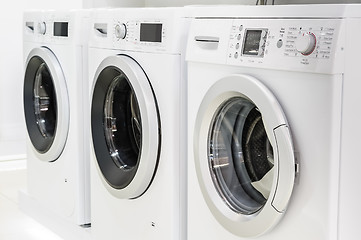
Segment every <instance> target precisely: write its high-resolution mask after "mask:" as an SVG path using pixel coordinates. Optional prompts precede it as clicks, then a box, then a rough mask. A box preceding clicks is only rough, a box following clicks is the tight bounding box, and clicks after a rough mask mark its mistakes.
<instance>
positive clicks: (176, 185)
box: [89, 8, 189, 240]
mask: <svg viewBox="0 0 361 240" xmlns="http://www.w3.org/2000/svg"><path fill="white" fill-rule="evenodd" d="M188 22H189V20H188V19H187V18H184V17H183V10H182V8H158V9H156V8H128V9H113V10H102V11H98V12H94V17H93V23H92V28H93V29H92V31H91V38H90V42H89V59H90V62H89V76H90V80H91V83H90V85H91V86H92V87H91V91H90V98H91V110H90V111H91V133H92V142H93V152H92V154H91V186H92V187H91V211H92V235H93V237H94V238H95V239H109V240H110V239H119V238H124V239H129V240H141V239H184V238H185V234H186V232H185V227H186V222H185V214H186V190H185V188H186V175H185V174H186V151H185V146H186V143H185V142H186V137H185V136H186V130H185V126H186V94H185V90H186V81H185V77H186V76H185V72H184V70H185V61H184V51H185V44H186V34H187V25H188Z"/></svg>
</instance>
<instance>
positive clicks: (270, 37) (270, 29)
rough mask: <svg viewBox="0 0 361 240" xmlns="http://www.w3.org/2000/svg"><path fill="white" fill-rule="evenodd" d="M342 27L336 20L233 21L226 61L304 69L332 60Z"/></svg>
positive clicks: (247, 64)
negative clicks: (304, 67)
mask: <svg viewBox="0 0 361 240" xmlns="http://www.w3.org/2000/svg"><path fill="white" fill-rule="evenodd" d="M340 24H341V23H340V20H337V19H327V20H326V19H322V20H321V19H302V20H300V19H286V20H285V19H263V20H262V19H234V20H232V26H231V29H230V34H229V43H228V50H227V62H228V63H230V64H236V65H239V64H242V65H246V66H255V67H263V66H262V65H270V66H274V65H276V64H278V65H280V64H281V65H282V64H285V65H288V66H295V67H296V68H301V67H302V65H303V66H305V65H310V66H311V65H316V64H318V65H319V64H320V63H321V62H322V61H323V62H326V61H332V58H333V56H334V55H335V54H336V51H339V50H340V49H338V48H337V40H338V35H339V29H340ZM315 67H317V66H315Z"/></svg>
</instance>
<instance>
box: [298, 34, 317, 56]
mask: <svg viewBox="0 0 361 240" xmlns="http://www.w3.org/2000/svg"><path fill="white" fill-rule="evenodd" d="M315 47H316V36H315V35H314V34H313V33H311V32H310V33H302V35H300V36H298V38H297V41H296V49H297V51H298V52H300V53H301V54H303V55H310V54H311V53H312V52H313V50H315Z"/></svg>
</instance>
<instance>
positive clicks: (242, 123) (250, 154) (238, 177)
mask: <svg viewBox="0 0 361 240" xmlns="http://www.w3.org/2000/svg"><path fill="white" fill-rule="evenodd" d="M208 161H209V168H210V172H211V176H212V180H213V183H214V185H215V187H216V189H217V191H218V193H219V195H220V196H221V197H222V198H223V200H224V202H225V203H226V204H227V205H228V206H229V207H230V208H231V209H232V210H233V211H235V212H237V213H241V214H245V215H251V214H254V213H256V212H257V211H259V210H260V209H262V207H263V206H264V205H265V203H266V201H267V199H268V197H269V195H270V191H271V188H272V185H273V176H274V173H273V169H274V167H273V166H274V161H273V148H272V146H271V144H270V141H269V139H268V137H267V134H266V131H265V128H264V125H263V121H262V115H261V113H260V112H259V110H258V109H257V107H256V106H255V105H254V104H253V103H252V102H251V101H249V100H247V99H245V98H241V97H234V98H231V99H229V100H227V101H226V102H224V103H223V104H222V105H221V106H220V107H219V108H218V110H217V112H216V113H215V115H214V117H213V119H212V123H211V127H210V131H209V134H208Z"/></svg>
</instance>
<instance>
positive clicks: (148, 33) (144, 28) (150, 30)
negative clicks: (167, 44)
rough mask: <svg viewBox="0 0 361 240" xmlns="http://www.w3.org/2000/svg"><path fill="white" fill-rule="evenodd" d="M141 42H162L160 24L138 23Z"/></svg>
mask: <svg viewBox="0 0 361 240" xmlns="http://www.w3.org/2000/svg"><path fill="white" fill-rule="evenodd" d="M140 41H141V42H162V24H160V23H141V24H140Z"/></svg>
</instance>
